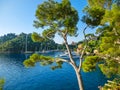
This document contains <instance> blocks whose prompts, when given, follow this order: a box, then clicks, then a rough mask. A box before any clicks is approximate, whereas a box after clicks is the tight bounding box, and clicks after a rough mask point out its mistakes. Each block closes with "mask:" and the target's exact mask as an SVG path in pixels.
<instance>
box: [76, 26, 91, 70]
mask: <svg viewBox="0 0 120 90" xmlns="http://www.w3.org/2000/svg"><path fill="white" fill-rule="evenodd" d="M88 26H89V25H87V26H86V27H85V28H84V30H83V34H84V38H85V46H84V48H83V50H82V53H81V55H80V63H79V68H78V71H79V72H80V70H81V67H82V59H83V56H84V53H85V50H86V48H87V39H86V34H85V30H86V29H87V28H88Z"/></svg>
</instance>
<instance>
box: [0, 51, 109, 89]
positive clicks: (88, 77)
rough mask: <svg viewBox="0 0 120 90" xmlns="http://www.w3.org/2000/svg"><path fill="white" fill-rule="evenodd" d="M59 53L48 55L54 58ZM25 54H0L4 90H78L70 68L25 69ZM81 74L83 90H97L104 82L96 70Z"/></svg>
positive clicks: (73, 73) (68, 66)
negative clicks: (4, 80) (4, 81)
mask: <svg viewBox="0 0 120 90" xmlns="http://www.w3.org/2000/svg"><path fill="white" fill-rule="evenodd" d="M57 54H59V52H53V53H49V54H48V55H51V56H55V55H57ZM27 57H28V55H25V54H0V77H4V78H5V79H6V83H5V86H4V90H78V84H77V79H76V75H75V72H74V70H73V69H72V67H71V66H70V65H68V64H66V63H64V64H63V68H62V69H57V70H51V69H50V66H40V65H39V63H37V64H36V66H35V67H33V68H25V67H24V66H23V61H24V60H25V59H26V58H27ZM81 73H82V77H83V82H84V88H85V90H98V86H99V85H103V84H104V83H105V82H106V80H107V79H106V78H105V76H104V75H103V74H102V73H101V72H100V70H99V69H98V70H96V71H94V72H90V73H84V72H81Z"/></svg>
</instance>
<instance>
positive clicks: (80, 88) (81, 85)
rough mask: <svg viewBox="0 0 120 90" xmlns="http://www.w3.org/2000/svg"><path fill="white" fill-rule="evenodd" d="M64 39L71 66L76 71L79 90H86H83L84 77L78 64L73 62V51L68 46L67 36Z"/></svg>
mask: <svg viewBox="0 0 120 90" xmlns="http://www.w3.org/2000/svg"><path fill="white" fill-rule="evenodd" d="M63 39H64V42H65V45H66V48H67V51H68V54H69V58H70V62H69V64H71V65H72V67H73V68H74V70H75V73H76V76H77V80H78V86H79V90H84V89H83V81H82V77H81V75H80V70H79V68H78V67H77V65H76V63H75V62H74V60H73V57H72V54H71V51H70V49H69V46H68V42H67V38H66V36H64V35H63Z"/></svg>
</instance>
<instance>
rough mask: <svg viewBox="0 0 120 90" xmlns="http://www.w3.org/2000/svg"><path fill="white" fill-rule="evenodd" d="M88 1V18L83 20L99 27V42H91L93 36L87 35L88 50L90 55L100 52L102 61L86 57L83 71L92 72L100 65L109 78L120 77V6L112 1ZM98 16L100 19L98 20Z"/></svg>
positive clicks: (86, 10)
mask: <svg viewBox="0 0 120 90" xmlns="http://www.w3.org/2000/svg"><path fill="white" fill-rule="evenodd" d="M88 1H89V6H88V7H86V8H85V9H84V11H85V14H86V16H85V17H84V18H83V19H84V22H85V23H86V24H88V25H91V26H94V25H95V26H97V27H98V28H97V30H96V34H97V35H98V36H97V40H95V39H92V40H91V39H90V38H91V35H87V39H88V46H87V49H86V50H87V51H89V52H90V53H93V50H94V49H97V50H99V53H98V54H97V56H99V57H100V58H101V60H100V61H99V60H98V61H94V58H91V57H95V56H88V57H86V58H85V61H84V62H83V70H84V71H91V70H93V69H94V68H95V66H96V65H97V64H98V65H99V68H100V69H101V71H102V72H103V74H105V75H106V76H107V77H109V78H110V77H112V76H115V77H116V76H120V70H119V69H120V61H119V60H120V6H119V5H118V4H116V3H115V4H113V3H114V1H112V0H109V1H108V0H101V1H99V0H88ZM111 1H112V2H111ZM97 6H98V7H97ZM97 14H98V16H99V18H97ZM92 20H93V21H94V20H96V21H94V23H96V24H94V23H92V22H91V21H92ZM97 20H98V21H97ZM90 55H93V54H90ZM89 57H90V58H89ZM87 59H88V60H87ZM92 60H93V61H94V63H92ZM91 68H92V69H91Z"/></svg>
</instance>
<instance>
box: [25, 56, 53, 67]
mask: <svg viewBox="0 0 120 90" xmlns="http://www.w3.org/2000/svg"><path fill="white" fill-rule="evenodd" d="M37 62H40V64H41V65H43V66H45V65H48V64H52V63H53V62H54V58H52V57H50V56H43V55H39V54H32V55H31V56H30V58H29V59H27V60H25V61H24V62H23V64H24V65H25V67H33V66H35V63H37Z"/></svg>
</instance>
